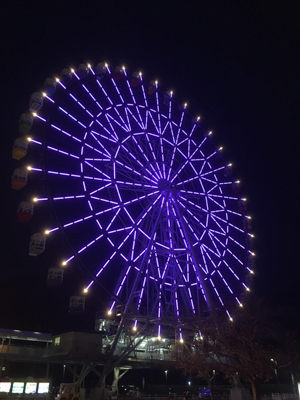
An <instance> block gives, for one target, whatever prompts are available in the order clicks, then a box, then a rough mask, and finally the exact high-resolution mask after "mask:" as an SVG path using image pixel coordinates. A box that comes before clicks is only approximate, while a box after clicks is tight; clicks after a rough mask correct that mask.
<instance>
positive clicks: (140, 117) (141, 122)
mask: <svg viewBox="0 0 300 400" xmlns="http://www.w3.org/2000/svg"><path fill="white" fill-rule="evenodd" d="M126 109H127V111H128V113H129V114H128V115H130V116H131V118H132V119H133V120H134V121H135V122H136V124H137V125H138V126H139V127H140V129H142V130H144V129H145V125H144V123H143V120H142V116H141V114H140V110H139V108H138V107H137V106H136V107H135V110H136V111H137V115H138V119H137V118H136V117H135V115H134V114H133V112H132V111H131V109H130V108H129V107H126Z"/></svg>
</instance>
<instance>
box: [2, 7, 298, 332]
mask: <svg viewBox="0 0 300 400" xmlns="http://www.w3.org/2000/svg"><path fill="white" fill-rule="evenodd" d="M96 4H97V5H96ZM0 14H1V17H0V18H1V21H0V29H1V34H0V37H1V56H2V64H1V68H2V72H1V78H2V79H1V82H2V83H1V91H2V101H1V104H2V107H1V115H2V117H1V121H2V135H1V138H2V146H1V155H2V157H1V171H2V196H1V203H0V204H1V210H2V211H1V227H2V229H1V242H0V243H1V253H0V268H1V275H0V285H1V286H0V288H1V290H0V306H1V308H0V327H2V328H12V329H26V330H43V331H50V330H54V331H57V330H60V329H67V328H68V327H73V326H75V325H77V326H78V325H79V326H80V324H81V326H82V327H84V329H93V319H94V312H95V311H96V310H97V307H98V302H99V301H100V300H99V299H97V298H93V299H90V300H89V301H88V304H87V311H86V314H85V316H80V317H77V318H76V319H74V317H71V316H68V315H67V314H68V311H67V310H68V298H69V296H70V295H71V294H73V291H74V290H76V287H77V286H78V285H79V284H80V282H81V279H82V276H81V272H80V271H79V272H78V273H76V274H74V276H73V275H72V274H71V273H68V276H67V277H66V278H70V279H66V281H65V282H64V284H63V286H62V287H60V288H58V289H57V290H56V291H50V290H49V289H47V287H46V275H47V269H48V268H49V267H50V266H53V264H52V263H54V262H55V261H54V260H55V257H56V256H57V252H59V251H60V249H61V247H62V246H64V245H65V244H64V243H63V242H60V241H58V243H55V241H49V245H47V249H46V251H45V253H44V254H43V255H41V256H39V257H38V258H32V257H29V256H28V255H27V248H28V242H29V237H30V235H31V234H32V233H34V232H35V231H36V230H38V224H39V223H40V221H37V220H36V219H33V220H32V221H31V222H30V223H29V225H26V226H24V225H22V226H20V224H17V222H16V209H17V205H18V203H19V201H21V200H22V193H21V192H15V191H13V190H11V188H10V179H11V173H12V171H13V169H14V168H15V167H16V163H15V162H14V161H13V160H12V159H11V147H12V144H13V141H14V139H15V138H16V137H17V136H18V131H17V128H18V120H19V116H20V114H21V113H22V112H25V111H26V110H27V109H28V102H29V98H30V95H31V93H32V92H35V91H37V90H39V89H40V87H41V86H42V84H43V83H44V81H45V79H46V78H47V77H52V76H55V75H56V74H59V72H60V71H61V70H62V69H63V68H68V67H72V66H73V67H74V66H75V67H76V66H78V65H79V64H80V63H82V62H90V63H91V64H92V65H95V64H96V63H98V62H100V61H107V62H108V63H109V65H111V66H112V67H115V66H117V65H123V64H125V65H126V68H127V70H128V71H129V72H131V73H133V72H134V71H136V70H142V71H143V75H144V76H145V79H146V80H148V81H150V80H152V79H158V80H159V82H160V88H161V89H162V90H165V91H166V90H170V89H173V90H174V93H175V94H174V96H175V98H176V100H178V102H182V103H183V102H188V104H189V111H190V112H191V114H194V115H199V114H200V115H201V121H202V125H203V127H204V128H205V129H206V130H212V131H213V132H214V136H213V139H214V141H215V143H216V144H217V145H222V146H223V147H224V152H223V154H224V158H225V160H227V161H228V162H232V163H233V165H234V168H233V173H234V176H235V177H236V178H237V179H240V180H241V182H242V185H241V192H242V194H243V196H245V197H247V199H248V212H249V214H250V215H251V216H252V218H253V233H254V234H255V236H256V241H255V253H256V254H257V265H256V280H255V283H254V286H253V287H254V290H255V292H256V293H257V294H258V295H263V296H266V297H267V298H269V299H270V300H271V301H272V302H273V303H274V305H275V306H276V307H291V309H292V310H293V312H294V315H295V317H296V312H297V310H298V307H299V305H300V295H299V289H298V286H299V278H300V274H299V256H298V252H299V233H298V230H299V229H298V226H299V222H300V221H299V162H297V161H298V159H299V156H298V153H299V141H297V140H296V135H297V136H298V135H299V70H300V65H299V28H298V23H299V2H298V1H292V0H290V1H280V0H277V1H241V2H233V1H226V2H225V1H202V0H198V1H174V0H173V1H132V0H129V1H127V2H124V1H114V0H111V1H97V2H92V1H76V0H75V1H52V2H43V1H40V2H36V1H35V2H34V1H12V0H11V1H10V2H5V5H4V4H2V5H1V10H0ZM296 157H297V158H296ZM33 190H34V187H33ZM47 213H48V214H47ZM47 213H46V215H45V216H44V218H45V219H47V218H51V217H52V216H51V212H50V211H47Z"/></svg>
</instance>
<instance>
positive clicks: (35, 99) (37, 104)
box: [29, 92, 43, 112]
mask: <svg viewBox="0 0 300 400" xmlns="http://www.w3.org/2000/svg"><path fill="white" fill-rule="evenodd" d="M42 107H43V95H42V93H40V92H34V93H32V95H31V97H30V101H29V111H31V112H36V111H39V110H40V109H41V108H42Z"/></svg>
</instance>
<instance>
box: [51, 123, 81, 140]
mask: <svg viewBox="0 0 300 400" xmlns="http://www.w3.org/2000/svg"><path fill="white" fill-rule="evenodd" d="M50 126H51V128H53V129H55V130H56V131H58V132H60V133H62V134H63V135H64V136H65V137H66V138H69V139H72V140H75V141H76V142H78V143H82V140H81V139H79V138H78V137H77V136H74V135H71V133H69V132H67V131H66V130H64V129H61V128H59V127H58V126H56V125H54V124H51V125H50Z"/></svg>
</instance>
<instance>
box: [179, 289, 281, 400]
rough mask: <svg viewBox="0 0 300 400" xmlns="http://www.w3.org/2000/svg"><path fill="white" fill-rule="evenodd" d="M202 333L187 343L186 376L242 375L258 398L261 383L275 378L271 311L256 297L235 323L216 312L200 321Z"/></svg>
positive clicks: (181, 365)
mask: <svg viewBox="0 0 300 400" xmlns="http://www.w3.org/2000/svg"><path fill="white" fill-rule="evenodd" d="M196 329H197V331H198V330H199V331H200V332H201V334H200V335H198V336H195V337H193V339H191V340H189V341H188V343H186V346H185V349H184V351H183V352H182V354H181V356H180V358H179V368H182V369H183V371H184V372H185V373H188V374H195V375H196V376H197V377H201V378H205V379H209V376H211V375H212V372H213V370H214V369H215V370H217V371H219V372H222V373H223V374H224V375H225V376H226V377H228V378H234V377H236V376H237V374H238V376H239V377H240V378H241V379H243V380H245V381H247V382H249V383H250V384H251V388H252V393H253V398H254V400H256V399H257V380H258V379H264V380H268V379H270V378H272V377H273V376H274V363H273V362H272V360H271V359H272V358H273V357H274V352H275V349H276V343H277V342H276V329H275V326H274V323H273V322H271V320H270V311H269V310H268V309H267V308H266V307H265V306H264V305H263V304H262V301H258V300H257V299H255V298H254V297H253V298H251V301H249V302H248V304H247V305H246V306H245V307H243V310H241V311H240V312H239V313H238V314H237V316H236V318H235V319H234V320H233V321H229V320H228V319H225V318H224V316H223V315H219V314H217V313H214V314H213V315H212V316H211V317H209V318H207V319H206V320H205V321H203V320H199V321H197V324H196V326H195V330H196Z"/></svg>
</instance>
